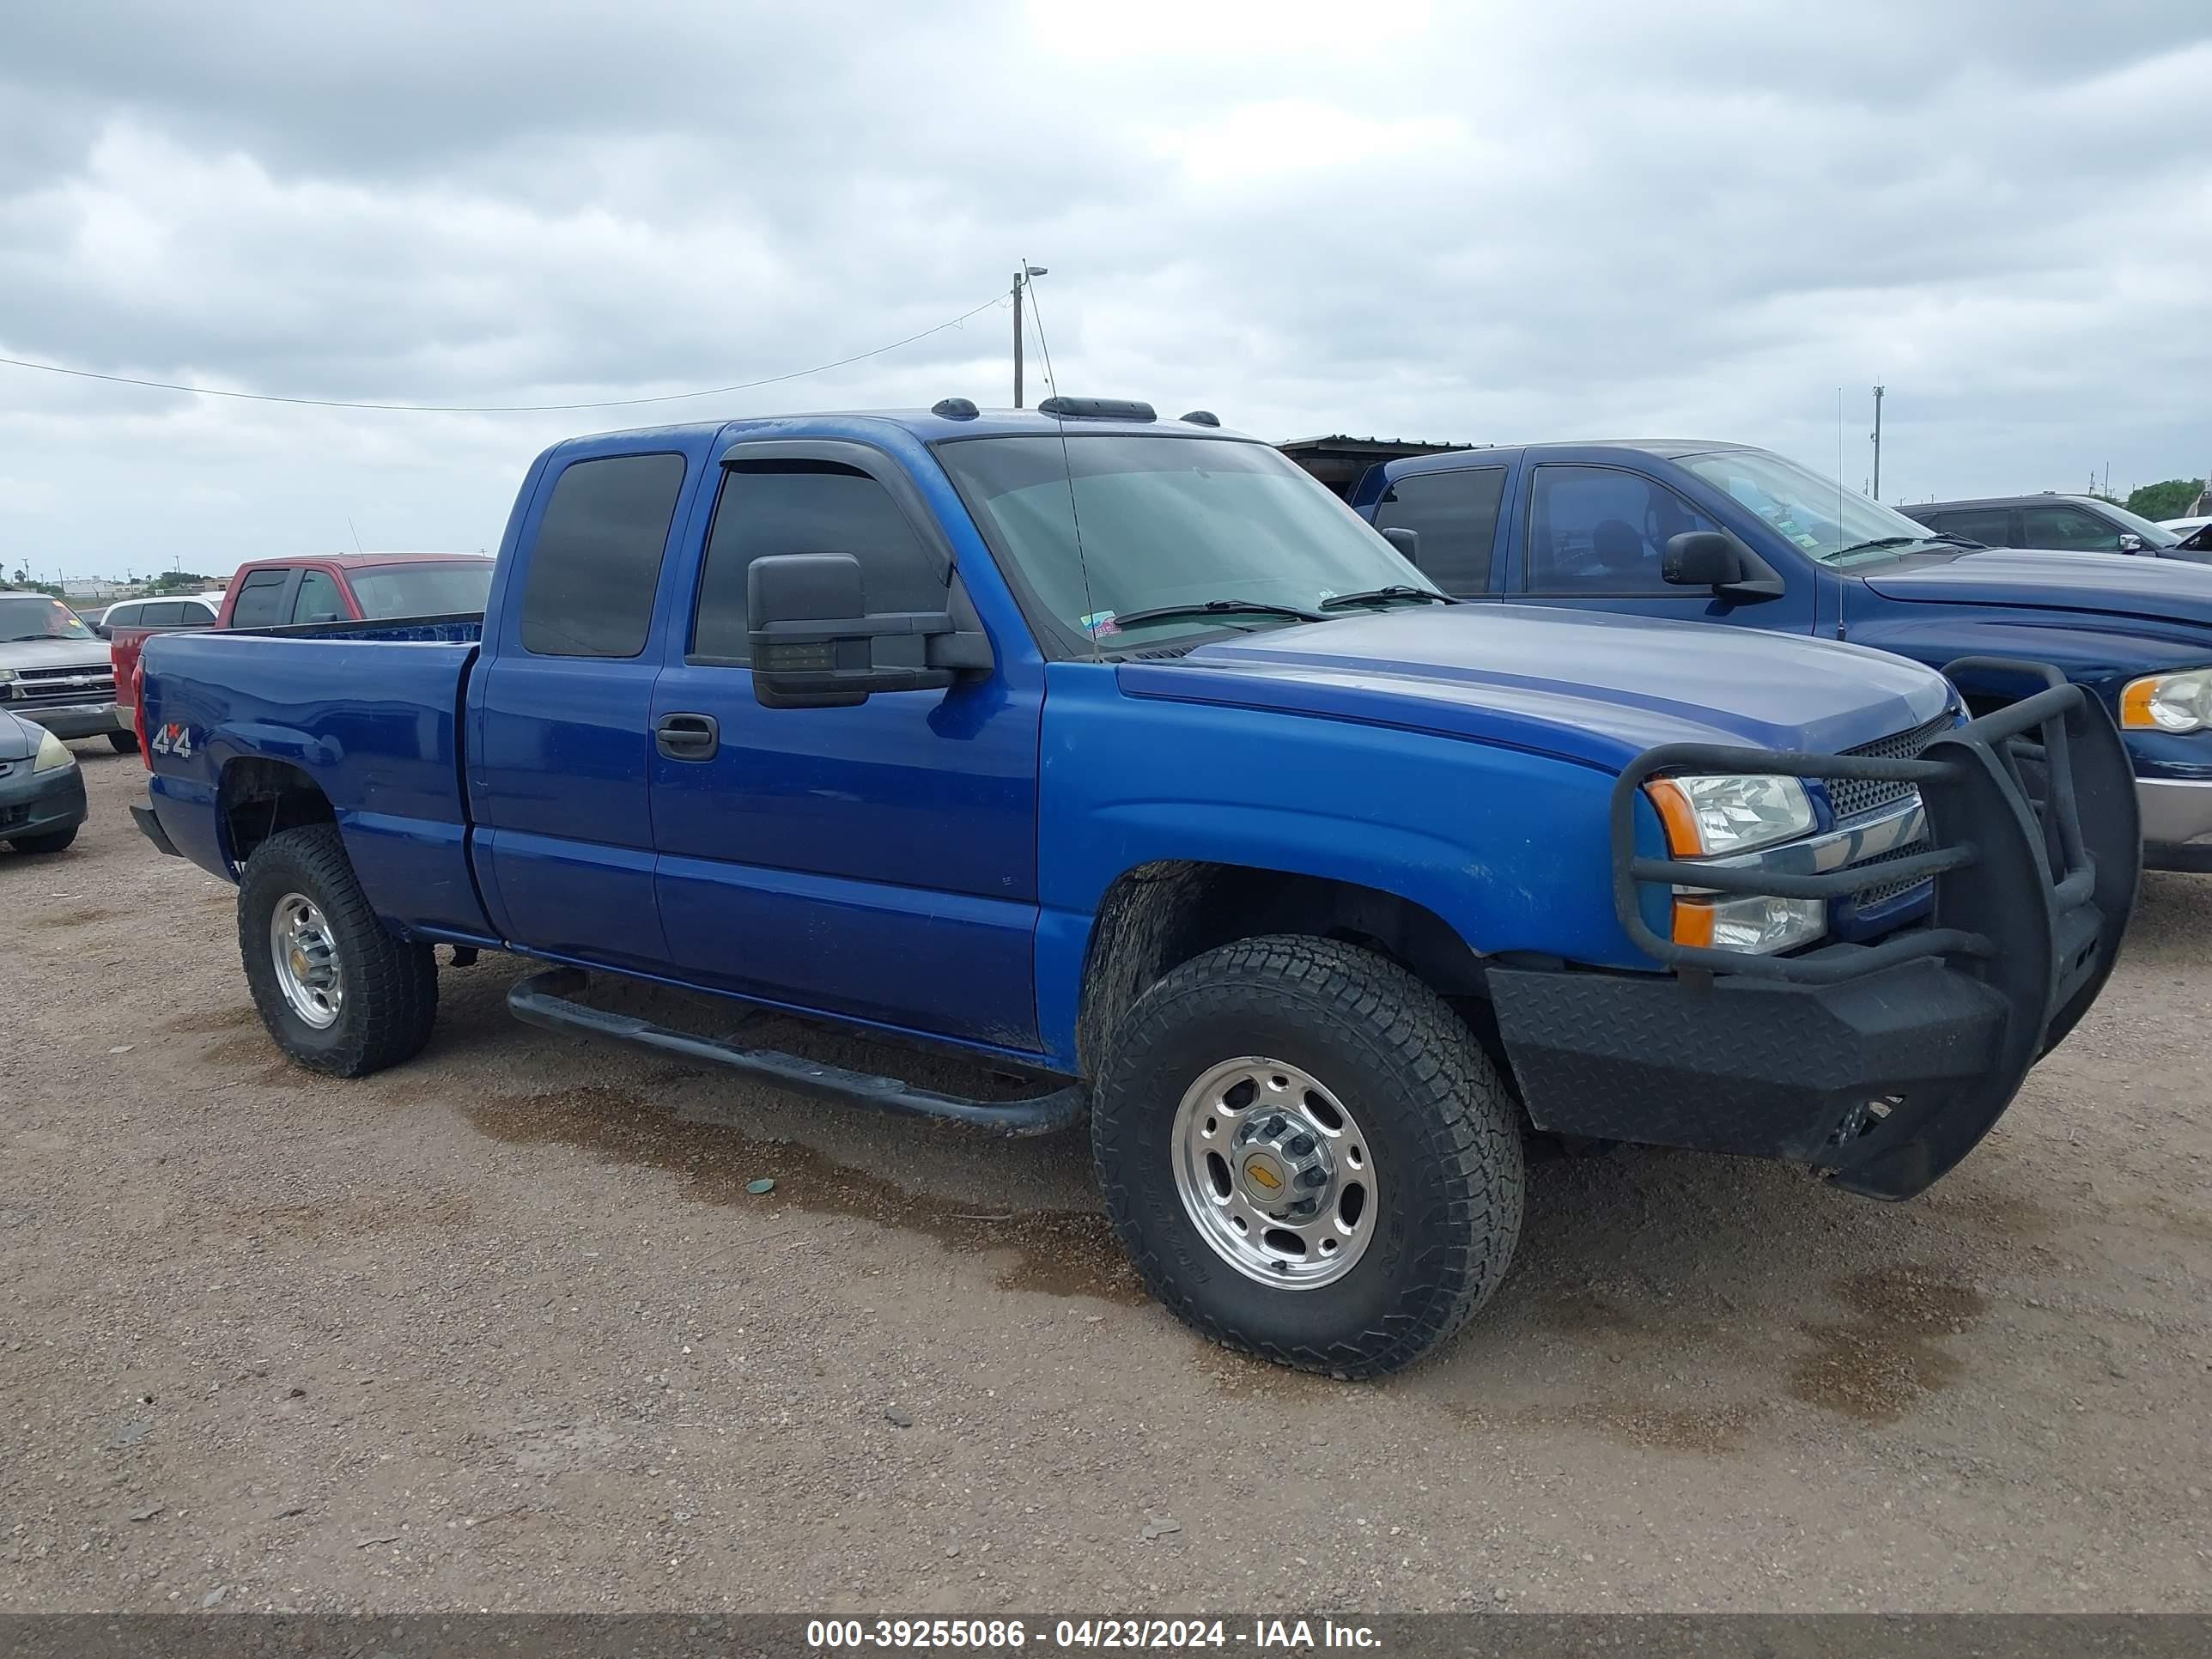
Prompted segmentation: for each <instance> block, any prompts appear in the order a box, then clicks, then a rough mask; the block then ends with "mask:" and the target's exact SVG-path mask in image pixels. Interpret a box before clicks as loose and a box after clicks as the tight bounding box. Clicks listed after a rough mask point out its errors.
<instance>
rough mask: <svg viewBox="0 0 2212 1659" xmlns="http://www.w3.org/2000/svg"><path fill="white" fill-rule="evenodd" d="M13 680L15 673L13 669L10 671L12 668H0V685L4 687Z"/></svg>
mask: <svg viewBox="0 0 2212 1659" xmlns="http://www.w3.org/2000/svg"><path fill="white" fill-rule="evenodd" d="M14 678H15V670H14V669H12V668H0V685H5V684H8V682H9V681H10V680H12V679H14Z"/></svg>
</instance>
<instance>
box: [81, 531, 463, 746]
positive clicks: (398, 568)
mask: <svg viewBox="0 0 2212 1659" xmlns="http://www.w3.org/2000/svg"><path fill="white" fill-rule="evenodd" d="M491 571H492V561H491V560H489V559H488V558H486V557H484V556H483V555H481V554H477V553H339V554H333V555H331V556H326V557H325V556H318V557H314V558H305V559H258V560H256V561H255V562H253V563H252V564H242V565H240V566H239V568H238V574H235V575H234V576H233V577H232V578H231V579H230V586H229V587H228V589H226V590H225V591H224V592H223V593H222V598H221V601H220V603H221V609H220V610H218V611H216V613H215V616H214V617H213V618H212V624H213V626H215V627H216V628H281V627H284V626H286V625H288V624H290V623H337V622H391V621H393V620H396V619H397V618H398V617H453V616H480V615H482V614H483V608H484V600H485V599H486V597H487V596H488V595H489V593H490V592H491ZM206 603H207V602H206V601H205V600H193V601H191V604H192V605H193V606H194V609H195V615H194V617H193V618H192V619H191V620H181V619H173V618H171V617H167V615H166V614H164V615H163V616H162V617H161V620H160V621H158V622H156V621H155V620H154V618H152V617H147V618H145V623H146V624H148V625H142V626H135V627H134V626H127V625H126V626H123V627H118V628H117V629H114V631H113V632H112V634H111V635H109V643H108V656H109V659H110V660H112V662H113V663H114V665H115V689H116V693H117V701H118V702H119V703H121V705H122V707H123V709H124V711H125V714H124V719H125V722H126V723H127V724H128V725H129V726H131V730H132V731H134V732H135V731H137V729H138V722H139V718H140V716H141V714H143V705H142V703H141V702H140V699H141V697H142V696H143V682H142V680H141V678H140V676H139V672H138V653H139V650H140V648H141V647H142V646H143V644H144V643H145V640H146V636H147V635H149V634H165V633H167V632H169V631H171V630H172V629H176V628H183V627H205V626H208V625H209V623H207V622H203V621H200V620H198V616H197V613H198V612H199V611H202V610H204V607H205V605H206ZM179 608H181V606H180V607H179ZM116 609H117V610H118V611H120V610H122V609H123V606H121V605H118V606H117V607H116ZM147 764H148V765H149V766H150V765H152V764H153V763H152V761H151V760H150V759H149V761H148V763H147Z"/></svg>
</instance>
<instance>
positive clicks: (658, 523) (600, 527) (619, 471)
mask: <svg viewBox="0 0 2212 1659" xmlns="http://www.w3.org/2000/svg"><path fill="white" fill-rule="evenodd" d="M683 489H684V458H683V457H682V456H681V455H609V456H606V457H604V458H602V459H598V460H586V461H573V462H571V463H570V464H569V465H568V467H567V468H566V469H564V470H563V471H562V474H561V477H560V478H559V479H558V480H557V481H556V483H555V484H554V486H553V496H552V499H551V500H550V501H548V502H546V504H545V515H544V518H543V519H541V520H539V521H538V543H537V546H536V547H535V549H534V550H532V553H531V556H530V570H529V574H528V575H527V577H526V579H525V580H524V583H523V591H522V648H523V649H524V650H526V651H527V652H530V653H532V654H533V655H536V656H540V657H635V656H636V655H637V654H638V653H640V652H641V651H642V650H644V649H645V639H646V635H647V633H648V632H649V631H650V630H651V629H652V627H653V590H654V589H655V588H656V587H657V586H659V581H660V556H661V553H662V550H664V549H665V547H666V546H667V544H668V526H669V522H670V520H672V519H673V518H674V517H675V516H676V498H677V497H678V495H681V494H682V493H683Z"/></svg>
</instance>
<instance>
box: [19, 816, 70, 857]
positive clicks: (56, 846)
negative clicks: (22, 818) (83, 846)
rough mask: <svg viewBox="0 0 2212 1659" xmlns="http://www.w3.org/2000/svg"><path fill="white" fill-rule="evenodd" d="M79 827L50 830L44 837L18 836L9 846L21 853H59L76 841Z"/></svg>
mask: <svg viewBox="0 0 2212 1659" xmlns="http://www.w3.org/2000/svg"><path fill="white" fill-rule="evenodd" d="M76 832H77V826H76V824H74V823H72V824H71V825H70V827H69V828H68V829H49V830H47V831H46V834H45V835H43V836H16V837H15V839H14V840H12V841H10V842H9V843H8V845H9V846H10V847H12V848H15V850H16V851H17V852H19V853H58V852H60V851H61V850H62V848H64V847H67V846H68V845H69V844H70V842H73V841H75V840H76Z"/></svg>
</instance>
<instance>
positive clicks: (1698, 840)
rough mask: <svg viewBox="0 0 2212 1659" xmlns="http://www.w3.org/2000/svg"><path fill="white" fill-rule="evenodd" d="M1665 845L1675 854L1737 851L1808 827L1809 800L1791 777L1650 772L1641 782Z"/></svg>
mask: <svg viewBox="0 0 2212 1659" xmlns="http://www.w3.org/2000/svg"><path fill="white" fill-rule="evenodd" d="M1644 793H1645V794H1646V795H1648V796H1650V799H1651V805H1653V806H1655V807H1656V808H1657V809H1658V812H1659V822H1660V823H1662V824H1663V825H1665V826H1666V829H1667V850H1668V852H1669V853H1671V854H1674V857H1676V858H1678V859H1694V858H1711V857H1713V856H1714V855H1716V854H1722V853H1741V852H1744V851H1747V849H1749V848H1753V847H1765V846H1769V845H1771V843H1773V842H1778V841H1795V840H1796V838H1797V837H1798V836H1807V835H1810V834H1812V832H1813V802H1812V799H1811V797H1809V796H1808V795H1807V794H1806V793H1805V786H1804V785H1803V784H1802V783H1801V782H1799V781H1797V780H1796V778H1778V777H1711V778H1654V779H1652V780H1651V781H1650V782H1649V783H1647V784H1645V785H1644Z"/></svg>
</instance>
